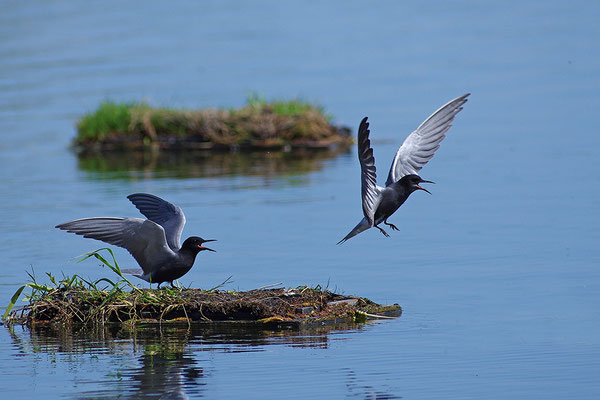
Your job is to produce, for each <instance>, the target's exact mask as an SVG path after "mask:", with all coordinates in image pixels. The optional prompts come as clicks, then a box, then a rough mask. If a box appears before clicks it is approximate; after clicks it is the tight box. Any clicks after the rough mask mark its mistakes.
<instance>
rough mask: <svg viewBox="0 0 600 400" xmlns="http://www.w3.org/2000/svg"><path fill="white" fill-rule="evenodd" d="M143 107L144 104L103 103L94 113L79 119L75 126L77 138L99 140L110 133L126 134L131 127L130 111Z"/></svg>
mask: <svg viewBox="0 0 600 400" xmlns="http://www.w3.org/2000/svg"><path fill="white" fill-rule="evenodd" d="M144 106H145V104H144V103H134V102H129V103H115V102H113V101H110V100H107V101H104V102H102V103H100V106H99V107H98V109H97V110H96V111H94V112H93V113H90V114H86V115H84V116H83V118H81V120H80V121H79V123H78V124H77V131H78V136H79V138H96V139H101V138H104V137H106V136H107V135H109V134H111V133H124V132H128V131H129V129H130V126H131V110H132V109H134V108H137V107H144Z"/></svg>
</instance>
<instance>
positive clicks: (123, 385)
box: [9, 324, 391, 399]
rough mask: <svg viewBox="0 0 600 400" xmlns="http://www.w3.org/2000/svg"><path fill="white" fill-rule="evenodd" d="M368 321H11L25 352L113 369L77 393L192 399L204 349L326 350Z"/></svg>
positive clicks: (204, 380)
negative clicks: (291, 324) (63, 324)
mask: <svg viewBox="0 0 600 400" xmlns="http://www.w3.org/2000/svg"><path fill="white" fill-rule="evenodd" d="M362 328H363V326H362V325H348V324H341V325H335V324H333V325H326V326H317V327H311V328H307V329H301V330H293V329H290V330H265V329H264V328H262V327H260V326H256V325H247V324H210V325H193V326H191V327H188V326H167V327H165V326H163V327H160V326H148V327H142V328H137V329H134V328H126V327H99V328H97V329H68V328H64V329H54V328H43V327H37V328H33V329H27V328H23V327H13V328H9V332H10V335H11V337H12V340H13V345H14V346H15V347H16V348H17V353H18V354H21V355H27V354H40V353H41V354H44V353H45V354H48V355H51V356H53V358H54V359H59V358H63V359H64V358H66V359H68V360H70V361H71V362H73V363H74V365H82V364H83V363H84V362H85V360H90V359H95V358H97V359H100V363H102V364H104V365H105V367H107V371H105V372H103V371H102V370H103V368H102V367H99V368H98V367H96V372H95V376H87V377H86V380H85V382H79V385H80V389H83V390H82V391H81V392H79V393H78V394H77V395H76V397H77V398H80V399H107V398H128V399H141V398H149V397H160V398H164V399H187V398H190V397H204V391H205V389H206V386H207V384H208V383H209V380H210V378H211V374H210V373H205V369H206V368H208V369H209V370H210V369H211V365H208V366H207V365H206V364H211V361H210V360H211V357H206V356H204V355H203V354H205V353H204V352H220V353H234V352H264V351H266V350H267V349H266V348H265V346H268V345H284V346H290V347H295V348H308V349H327V348H328V346H329V341H330V340H332V338H333V336H332V335H335V334H336V333H340V332H342V331H344V330H345V331H348V330H352V331H360V330H361V329H362ZM102 360H106V361H102ZM115 364H117V366H116V367H115ZM347 372H348V377H349V382H348V391H349V393H350V394H352V395H357V394H358V393H360V394H361V395H360V396H361V397H362V394H365V395H367V397H366V398H371V397H368V396H370V394H369V392H370V391H369V390H368V389H367V388H366V387H364V386H361V385H358V384H357V383H356V382H355V379H354V378H352V375H353V373H352V371H347ZM86 388H87V389H91V388H93V389H91V390H86ZM365 389H367V390H365ZM375 398H380V397H375ZM384 398H391V397H384Z"/></svg>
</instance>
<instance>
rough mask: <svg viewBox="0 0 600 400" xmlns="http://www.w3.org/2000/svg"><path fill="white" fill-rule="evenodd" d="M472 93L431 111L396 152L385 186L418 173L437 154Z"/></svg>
mask: <svg viewBox="0 0 600 400" xmlns="http://www.w3.org/2000/svg"><path fill="white" fill-rule="evenodd" d="M469 95H470V93H467V94H465V95H462V96H460V97H457V98H456V99H454V100H452V101H450V102H448V103H447V104H445V105H444V106H442V107H441V108H440V109H439V110H437V111H436V112H434V113H433V114H431V116H430V117H429V118H427V119H426V120H425V122H423V123H422V124H421V125H420V126H419V127H418V128H417V129H416V130H415V131H413V132H412V133H411V134H410V135H408V137H407V138H406V140H404V143H402V146H400V148H399V149H398V151H397V152H396V156H395V157H394V161H392V166H391V168H390V173H389V174H388V178H387V181H386V182H385V185H386V186H388V185H390V184H392V183H394V182H397V181H399V180H400V178H402V177H403V176H405V175H409V174H417V175H418V172H419V171H420V170H421V168H423V166H424V165H425V164H427V162H429V160H431V158H432V157H433V155H434V154H435V151H436V150H437V149H438V148H439V147H440V143H441V142H442V140H444V138H445V137H446V132H447V131H448V129H450V128H451V127H452V120H454V117H455V116H456V114H458V113H459V112H460V110H462V109H463V108H462V105H463V104H465V103H466V102H467V97H468V96H469Z"/></svg>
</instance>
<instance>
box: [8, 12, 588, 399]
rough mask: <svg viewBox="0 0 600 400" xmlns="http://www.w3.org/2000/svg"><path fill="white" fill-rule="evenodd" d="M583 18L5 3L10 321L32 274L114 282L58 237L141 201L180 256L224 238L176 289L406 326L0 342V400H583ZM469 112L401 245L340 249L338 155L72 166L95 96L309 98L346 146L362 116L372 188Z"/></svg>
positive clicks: (407, 216) (391, 241)
mask: <svg viewBox="0 0 600 400" xmlns="http://www.w3.org/2000/svg"><path fill="white" fill-rule="evenodd" d="M598 21H600V5H599V4H598V3H597V2H586V1H574V2H561V1H548V2H544V3H538V2H527V1H523V2H517V3H510V4H509V3H505V2H497V3H485V4H484V3H480V2H469V1H464V2H456V3H448V2H443V1H439V2H427V3H414V4H405V2H404V3H403V2H391V1H383V2H378V3H373V4H367V3H365V2H355V1H351V2H348V1H344V2H327V3H326V4H323V2H297V3H289V2H278V1H259V2H251V3H240V2H224V1H214V2H208V1H205V2H197V3H186V4H176V3H159V2H146V3H144V4H143V5H141V4H133V3H131V4H129V3H127V2H114V1H104V2H95V3H89V2H87V3H75V2H70V1H55V2H22V1H6V2H3V4H2V12H1V13H0V135H1V136H0V137H1V138H2V140H1V141H0V185H1V187H2V191H1V192H0V196H1V197H0V200H1V204H2V207H0V219H1V220H2V221H3V222H4V223H3V230H2V231H3V234H2V240H1V241H0V253H1V254H2V256H3V268H2V270H1V271H0V277H1V283H0V303H4V304H6V303H8V300H9V299H10V297H11V296H12V294H13V293H14V291H15V290H16V288H17V287H18V286H19V285H20V284H22V283H23V282H24V281H26V279H27V275H26V271H31V269H33V270H34V271H35V272H36V275H37V276H38V277H39V278H40V279H43V276H44V273H45V272H51V273H52V274H54V275H57V276H61V273H65V274H73V273H78V274H82V275H83V276H86V277H90V278H92V279H97V278H99V277H102V276H109V273H110V271H107V270H105V269H102V268H100V267H99V266H98V265H96V263H94V262H91V261H90V262H87V263H84V264H76V263H75V262H74V261H73V260H72V259H73V257H75V256H77V255H79V254H81V253H83V252H85V251H90V250H94V249H97V248H98V247H100V246H101V245H99V244H98V243H96V242H94V241H91V240H86V239H83V238H79V237H75V236H74V235H68V234H66V233H65V232H61V231H58V230H56V229H54V228H53V226H54V225H56V224H57V223H60V222H64V221H67V220H70V219H74V218H79V217H86V216H101V215H114V216H136V214H137V212H136V210H135V208H134V207H133V206H132V205H131V204H130V203H129V202H128V201H127V199H126V198H125V197H126V195H128V194H130V193H133V192H139V191H144V192H150V193H154V194H156V195H159V196H162V197H164V198H166V199H168V200H170V201H172V202H174V203H176V204H178V205H180V206H181V207H182V208H183V210H184V212H185V214H186V216H187V221H188V222H187V225H186V228H185V230H184V235H185V236H191V235H201V236H203V237H207V238H208V237H209V238H215V239H218V242H216V243H215V246H214V248H215V249H216V250H217V251H218V252H217V253H214V254H213V253H210V254H200V256H199V258H198V260H197V262H196V265H195V267H194V268H193V269H192V270H191V271H190V272H189V273H188V274H187V275H186V276H185V277H184V278H183V279H182V280H181V283H182V284H184V285H186V286H189V285H191V286H193V287H202V288H209V287H214V286H216V285H218V284H219V283H221V282H222V281H223V280H225V279H226V278H227V277H228V276H229V275H233V280H234V282H233V283H232V284H230V285H229V287H230V288H234V289H240V290H246V289H253V288H257V287H261V286H264V285H269V284H273V283H278V282H283V284H284V285H285V286H288V287H294V286H297V285H304V284H308V285H322V286H325V285H327V284H329V287H330V288H332V289H335V290H337V291H338V292H343V293H347V294H357V295H361V296H366V297H369V298H371V299H373V300H375V301H378V302H383V303H395V302H397V303H399V304H401V305H402V306H403V308H404V313H403V315H402V317H401V318H399V319H397V320H393V321H384V322H380V323H375V324H369V325H366V326H362V327H361V326H357V327H352V328H351V329H348V330H343V329H339V330H337V329H336V330H333V331H329V332H298V333H296V334H290V335H285V336H282V335H281V334H275V336H271V335H270V334H269V333H265V332H263V333H260V334H259V336H260V337H261V339H260V340H256V338H254V337H253V336H252V335H253V334H252V333H244V332H237V333H236V334H231V335H230V334H223V333H222V332H218V331H215V332H212V331H211V332H204V333H203V332H187V331H185V332H179V331H175V332H172V331H169V332H158V333H156V332H155V333H154V334H150V335H146V336H144V335H143V334H142V333H137V334H136V333H130V334H129V333H128V334H115V335H108V334H105V335H104V336H97V335H96V336H94V335H85V334H76V333H70V334H67V333H64V334H62V335H58V336H56V335H54V336H53V334H51V333H47V332H30V331H28V330H23V329H22V328H20V327H17V328H15V330H14V331H12V332H11V331H10V330H9V329H7V328H5V327H1V328H0V386H1V387H2V388H3V393H6V396H10V397H14V396H17V395H18V396H19V397H20V398H24V399H25V398H40V397H42V398H116V397H118V396H121V397H124V398H136V397H138V398H141V397H144V396H146V397H149V396H154V397H159V396H160V395H163V396H164V398H186V397H188V398H200V397H207V398H211V399H215V398H223V399H225V398H249V399H250V398H260V399H263V398H308V397H312V398H358V399H363V398H366V399H386V398H389V399H391V398H400V397H401V398H407V399H415V398H418V399H421V398H440V397H444V398H447V399H469V398H477V399H480V398H502V399H504V398H565V399H567V398H568V399H571V398H579V399H584V398H589V399H594V398H597V397H598V395H599V393H600V379H599V378H600V311H599V310H600V307H599V306H600V290H599V289H600V270H599V268H598V267H599V265H600V250H599V249H598V243H600V230H599V228H598V226H599V224H598V223H599V222H600V221H599V218H598V217H599V215H600V189H599V188H600V163H599V162H598V160H599V156H600V150H598V149H599V148H600V134H598V133H599V132H598V124H597V113H598V109H600V96H599V95H598V93H599V92H600V48H599V43H600V24H599V23H598ZM466 92H471V93H472V96H471V97H470V100H469V102H468V103H467V104H466V105H465V109H464V111H462V112H461V113H460V114H459V115H458V117H457V119H456V121H455V123H454V127H453V128H452V130H451V131H450V132H449V133H448V137H447V139H446V140H445V141H444V142H443V144H442V147H441V148H440V150H439V151H438V153H437V154H436V157H435V158H434V159H433V160H432V161H431V162H430V163H429V164H428V165H427V166H426V167H425V168H424V169H423V170H422V173H421V175H422V176H423V177H424V179H429V180H433V181H435V182H437V184H436V185H432V188H431V190H432V192H433V195H432V196H429V195H427V194H426V193H422V192H419V193H415V194H414V195H413V196H411V198H410V199H409V201H408V202H407V203H406V204H405V205H404V206H403V207H402V208H401V209H400V210H399V211H398V212H397V213H396V214H395V215H394V216H393V217H392V219H391V222H393V223H395V224H396V225H397V226H398V227H399V228H400V232H394V233H393V234H392V237H391V238H384V237H383V236H382V235H381V234H380V233H379V232H378V231H376V230H370V231H368V232H365V233H363V234H361V235H360V236H357V237H356V238H353V239H352V240H350V241H349V242H347V243H345V244H344V245H343V246H335V243H336V242H337V241H338V240H339V239H341V238H342V237H343V236H344V235H345V234H346V233H347V232H348V231H349V230H350V229H351V228H352V227H353V226H354V225H355V224H356V223H357V222H358V220H360V218H361V215H362V214H361V207H360V197H359V196H360V195H359V193H360V189H359V166H358V162H357V160H356V153H355V151H354V149H352V151H351V152H350V153H342V154H339V155H331V156H325V157H311V158H309V159H307V160H306V159H304V160H302V159H300V160H298V159H295V158H294V157H291V159H290V158H285V157H284V158H283V160H282V159H281V155H276V154H271V155H265V157H264V159H263V157H261V156H260V155H253V156H244V155H231V157H228V156H223V157H221V156H211V157H205V158H203V159H202V160H190V161H186V160H183V161H182V160H174V161H173V160H172V161H169V162H167V161H164V160H163V161H161V162H158V163H155V162H153V160H150V161H146V162H142V163H137V164H136V163H133V162H132V163H131V164H128V163H125V164H123V163H122V162H121V163H120V162H119V161H118V160H117V161H114V162H113V163H108V164H102V161H95V162H90V161H89V160H88V161H85V160H78V158H77V157H76V156H75V155H74V154H73V153H72V152H71V151H70V150H69V149H68V146H69V143H70V140H71V139H72V137H73V136H74V134H75V129H74V126H75V124H76V122H77V120H78V118H80V116H81V115H82V114H83V113H85V112H86V111H90V110H92V109H94V108H95V107H96V106H97V105H98V103H99V102H101V101H102V100H104V99H113V100H125V101H130V100H145V101H147V102H149V103H151V104H155V105H168V106H173V107H194V108H196V107H206V106H219V107H231V106H233V107H235V106H240V105H242V104H243V103H244V101H245V98H246V96H247V95H248V94H249V93H259V94H262V95H264V96H266V97H267V98H290V97H295V96H300V97H302V98H304V99H307V100H310V101H316V102H318V103H320V104H322V105H324V106H325V107H326V108H327V110H328V112H330V113H332V114H333V115H334V116H335V120H336V122H338V123H341V124H345V125H348V126H351V127H352V128H353V130H356V127H357V125H358V122H359V121H360V120H361V119H362V117H364V116H365V115H368V116H369V119H370V121H371V132H372V134H371V135H372V143H373V146H374V150H375V158H376V163H377V166H378V168H379V177H380V179H379V183H380V184H381V183H383V181H384V179H385V176H386V174H387V170H388V168H389V164H390V162H391V159H392V157H393V155H394V153H395V151H396V149H397V148H398V146H399V145H400V144H401V143H402V140H403V139H404V137H405V136H406V135H407V134H408V133H409V132H410V131H411V130H412V129H414V128H415V127H416V126H417V125H418V124H420V123H421V122H422V120H423V119H425V118H426V117H427V116H428V115H429V114H430V113H431V112H432V111H434V110H435V109H436V108H437V107H439V106H440V105H442V104H443V103H445V102H446V101H448V100H450V99H452V98H454V97H457V96H459V95H461V94H463V93H466ZM274 160H275V161H274ZM187 163H189V165H188V164H187ZM117 257H118V259H119V261H120V263H121V265H122V266H123V267H133V266H135V264H134V262H133V260H132V259H131V257H130V256H129V255H128V254H127V253H126V252H125V251H121V250H119V251H118V252H117ZM248 336H249V337H248ZM307 344H308V345H307Z"/></svg>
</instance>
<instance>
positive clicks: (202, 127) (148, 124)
mask: <svg viewBox="0 0 600 400" xmlns="http://www.w3.org/2000/svg"><path fill="white" fill-rule="evenodd" d="M330 121H331V116H330V115H328V114H326V113H325V111H324V109H323V108H322V107H320V106H318V105H314V104H311V103H308V102H305V101H302V100H289V101H272V102H267V101H266V100H264V99H262V98H260V97H258V96H251V97H250V98H249V99H248V102H247V104H246V105H245V106H244V107H242V108H239V109H214V108H207V109H201V110H176V109H171V108H164V107H151V106H149V105H148V104H146V103H143V102H139V103H135V102H130V103H115V102H112V101H105V102H103V103H101V104H100V106H99V107H98V109H97V110H96V111H94V112H92V113H89V114H86V115H84V116H83V117H82V118H81V120H80V121H79V122H78V124H77V137H76V139H75V142H74V144H75V147H76V148H77V149H78V150H80V151H82V152H85V151H94V150H96V151H104V150H112V149H141V148H145V147H158V148H160V149H170V150H186V149H223V150H227V149H293V148H331V147H334V146H340V145H341V146H347V145H349V144H350V143H351V142H352V136H351V135H350V129H349V128H346V127H339V126H335V125H332V124H331V122H330Z"/></svg>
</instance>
